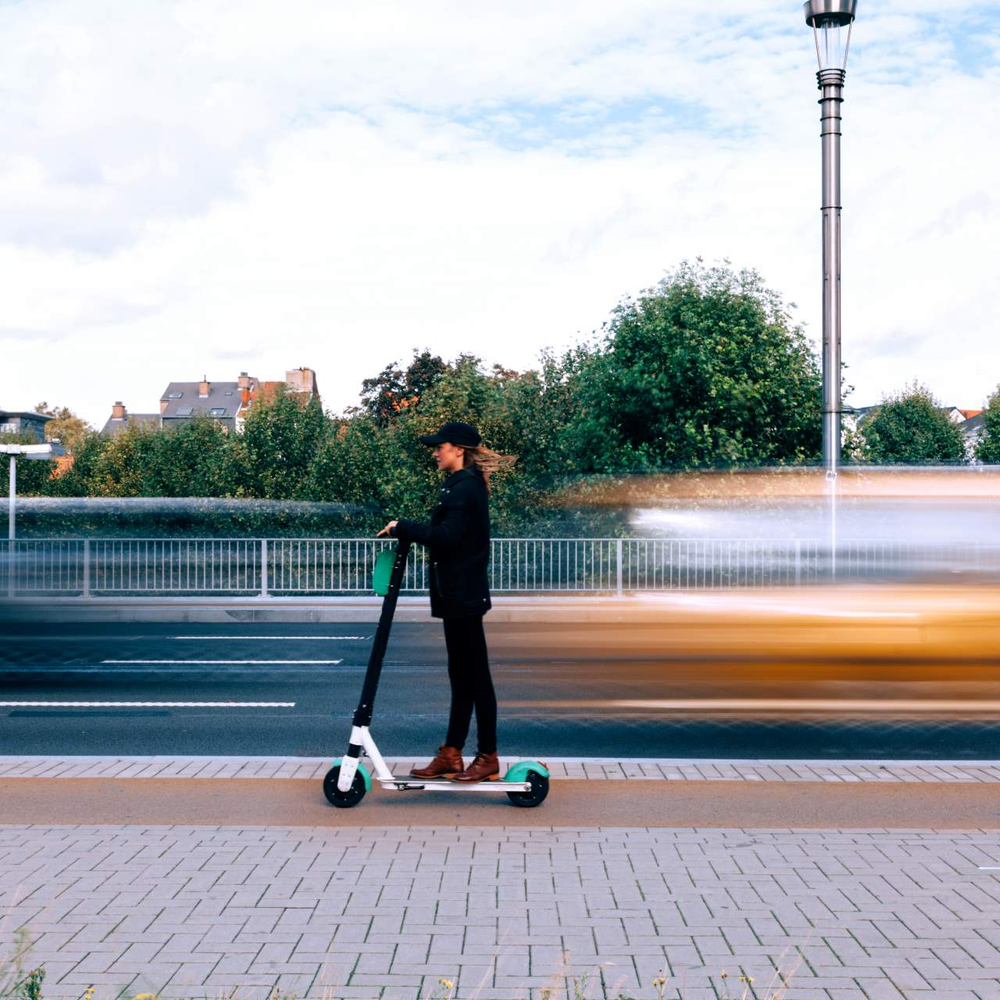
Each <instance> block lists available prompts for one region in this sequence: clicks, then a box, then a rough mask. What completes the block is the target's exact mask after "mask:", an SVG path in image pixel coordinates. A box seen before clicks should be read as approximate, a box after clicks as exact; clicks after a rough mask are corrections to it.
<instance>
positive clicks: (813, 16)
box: [802, 0, 858, 73]
mask: <svg viewBox="0 0 1000 1000" xmlns="http://www.w3.org/2000/svg"><path fill="white" fill-rule="evenodd" d="M857 9H858V0H806V2H805V3H804V4H803V5H802V10H803V12H804V13H805V16H806V24H808V25H809V26H810V27H811V28H812V29H813V35H814V36H815V38H816V57H817V58H818V59H819V69H820V72H821V73H822V72H823V71H824V70H828V69H835V70H840V71H841V72H842V73H843V72H844V71H845V70H846V69H847V50H848V48H849V47H850V44H851V25H852V24H853V23H854V17H855V15H856V13H857Z"/></svg>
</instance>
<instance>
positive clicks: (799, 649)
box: [0, 622, 1000, 759]
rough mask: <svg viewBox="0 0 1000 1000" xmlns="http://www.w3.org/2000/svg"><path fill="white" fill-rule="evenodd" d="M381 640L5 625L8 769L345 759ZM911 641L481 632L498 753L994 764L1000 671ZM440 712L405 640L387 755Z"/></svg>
mask: <svg viewBox="0 0 1000 1000" xmlns="http://www.w3.org/2000/svg"><path fill="white" fill-rule="evenodd" d="M852 628H855V626H852ZM892 628H894V629H896V626H892ZM991 628H992V626H991ZM373 631H374V626H373V625H372V624H371V623H356V624H344V623H339V624H317V623H308V624H289V623H281V624H260V623H255V624H240V623H226V624H221V625H220V624H197V625H186V624H176V623H171V624H89V625H84V624H58V625H56V624H51V625H44V624H42V625H40V624H25V625H20V626H18V625H0V692H2V703H0V736H2V739H0V753H4V754H57V755H58V754H122V755H144V754H199V755H295V756H299V755H301V756H322V755H325V754H333V753H338V752H340V750H341V749H342V747H343V746H344V745H345V743H346V740H347V736H348V732H349V727H350V718H351V714H352V712H353V708H354V705H355V703H356V701H357V698H358V696H359V694H360V690H361V684H362V680H363V676H364V671H365V665H366V662H367V657H368V651H369V648H370V644H371V637H372V634H373ZM913 632H914V630H913V629H909V631H907V630H906V628H901V629H896V631H895V632H890V633H886V632H885V630H884V629H883V630H882V631H880V632H879V633H878V636H877V637H876V638H877V640H878V641H877V642H876V643H874V645H873V640H872V636H870V635H867V636H866V637H865V639H864V642H862V643H856V642H855V639H854V638H851V635H854V633H851V635H849V636H847V638H846V639H844V638H843V637H839V638H838V639H837V642H836V643H831V642H828V641H826V639H824V634H823V633H818V632H816V630H815V629H814V630H813V631H812V632H810V633H809V635H810V643H811V644H807V645H803V642H802V641H800V639H796V638H794V637H792V636H790V635H789V634H783V633H779V632H775V631H772V630H771V629H770V628H768V629H765V630H761V629H758V630H757V632H755V633H754V634H753V636H751V638H753V639H754V641H752V642H750V641H742V640H740V639H739V636H738V635H737V634H735V633H734V634H732V635H729V634H723V633H721V632H719V631H718V630H713V629H711V628H708V627H706V626H705V625H700V626H692V627H689V628H688V630H687V632H685V630H684V628H682V627H681V626H678V625H671V627H670V628H665V627H664V626H658V625H649V624H641V623H640V624H635V623H634V624H620V623H606V622H605V623H597V622H595V623H592V624H573V625H561V626H559V625H553V624H547V625H544V624H513V623H512V624H504V623H495V624H494V623H491V624H489V625H488V636H489V642H490V648H491V657H492V663H493V672H494V679H495V682H496V687H497V692H498V697H499V699H500V706H501V707H500V719H501V724H500V748H501V752H502V753H506V754H525V755H531V756H538V757H541V758H542V759H544V758H545V757H546V756H552V757H736V758H745V757H755V758H873V759H894V758H895V759H905V758H910V759H997V758H1000V746H998V740H997V732H998V725H997V724H998V722H1000V685H998V683H997V681H998V680H1000V659H998V658H997V657H996V656H995V655H992V654H991V652H990V651H989V649H987V650H986V651H985V652H984V649H983V648H977V649H976V650H975V651H974V655H973V654H970V655H968V656H965V657H963V656H962V655H960V653H959V652H958V650H957V647H956V651H955V653H954V655H953V656H952V655H951V654H950V653H949V651H948V650H949V647H947V646H945V647H943V650H944V651H943V652H942V649H941V648H937V647H935V649H934V650H933V651H932V653H933V655H930V654H927V650H926V649H923V654H926V655H923V654H922V653H921V649H919V648H917V647H916V646H914V645H913V643H912V642H911V639H912V635H911V634H910V633H913ZM991 634H992V633H991ZM817 636H818V639H817V638H816V637H817ZM855 638H856V637H855ZM852 643H853V645H852ZM990 648H993V649H995V647H990ZM998 655H1000V654H998ZM447 706H448V683H447V676H446V671H445V656H444V645H443V640H442V637H441V631H440V626H438V625H434V624H417V623H398V624H397V625H396V626H395V627H394V629H393V634H392V639H391V641H390V646H389V652H388V656H387V659H386V664H385V669H384V671H383V676H382V685H381V688H380V690H379V695H378V700H377V703H376V709H375V719H374V725H373V732H374V734H375V737H376V739H377V741H378V744H379V746H380V748H381V750H382V752H383V753H384V754H386V755H390V756H411V755H412V756H419V755H425V754H427V753H429V752H431V751H433V750H434V749H435V748H436V746H437V744H438V743H439V742H440V741H441V739H442V737H443V734H444V729H445V725H446V717H447Z"/></svg>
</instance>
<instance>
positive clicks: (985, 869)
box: [979, 865, 1000, 872]
mask: <svg viewBox="0 0 1000 1000" xmlns="http://www.w3.org/2000/svg"><path fill="white" fill-rule="evenodd" d="M979 870H980V871H981V872H1000V868H995V867H993V866H991V865H985V866H984V865H980V866H979Z"/></svg>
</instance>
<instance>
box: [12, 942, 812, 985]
mask: <svg viewBox="0 0 1000 1000" xmlns="http://www.w3.org/2000/svg"><path fill="white" fill-rule="evenodd" d="M32 946H33V941H32V939H31V935H30V934H29V932H28V929H27V928H25V927H20V928H18V930H16V931H15V932H14V948H13V951H12V952H11V954H10V955H9V956H8V957H7V958H5V959H0V1000H45V998H44V995H43V991H42V986H43V983H44V982H45V966H44V964H39V965H37V966H35V967H33V968H32V967H30V963H29V962H28V957H29V955H30V952H31V949H32ZM794 971H795V970H794V969H792V971H791V972H788V973H784V974H783V973H782V972H781V971H780V970H778V969H776V970H775V971H774V974H773V976H772V978H771V982H770V983H768V985H767V986H765V987H763V989H762V990H760V991H758V989H757V988H756V987H755V986H754V978H753V976H747V975H743V974H741V975H740V976H739V977H738V985H736V983H735V982H733V979H734V977H731V976H730V975H729V974H728V973H727V972H726V971H725V970H723V971H722V972H721V973H720V974H719V976H718V982H717V983H716V984H715V992H716V996H717V998H718V1000H781V998H782V997H783V996H784V994H785V990H786V989H787V988H788V983H789V980H790V979H791V976H792V975H793V974H794ZM560 980H561V982H560ZM599 981H600V980H599V978H598V980H597V982H599ZM484 982H485V980H484ZM592 982H594V980H592V977H591V975H590V974H589V973H584V974H583V975H580V976H577V975H572V974H569V975H567V974H566V970H565V968H564V969H560V970H559V971H558V972H557V973H555V974H554V975H553V981H552V985H551V986H545V987H543V988H542V990H541V1000H562V998H563V997H565V996H566V995H567V993H568V994H569V1000H595V998H594V997H593V996H592V994H591V992H590V991H589V989H588V987H589V986H590V985H591V983H592ZM480 985H481V986H482V985H483V984H480ZM652 986H653V988H654V989H655V990H656V996H657V1000H665V991H667V990H669V991H670V993H671V994H673V993H674V991H676V995H677V996H678V997H679V998H680V1000H684V993H685V984H684V982H683V981H681V982H680V984H679V985H677V984H676V982H671V980H670V979H669V977H668V976H667V975H666V974H665V973H664V975H662V976H658V977H657V978H656V979H654V980H653V982H652ZM614 988H615V987H612V989H614ZM454 990H455V983H454V982H453V981H452V980H450V979H444V978H441V979H438V981H437V985H436V986H435V987H434V989H433V990H432V991H431V992H430V993H428V994H426V995H425V996H424V997H423V998H422V1000H454V996H455V994H454ZM734 990H735V992H734ZM477 993H478V989H477V990H476V991H474V992H473V994H472V996H473V998H475V996H476V995H477ZM333 996H334V990H333V988H332V987H331V988H330V990H329V1000H333ZM239 997H240V992H239V988H238V987H234V988H233V989H231V990H229V991H227V992H220V993H217V994H214V995H213V996H212V997H209V996H208V994H201V996H199V997H195V996H192V997H190V998H189V1000H239ZM79 1000H97V997H96V988H95V987H94V986H88V987H87V988H86V989H85V990H84V991H83V992H82V993H81V995H80V997H79ZM113 1000H158V996H157V994H156V993H131V992H129V991H128V990H122V991H119V992H118V993H117V994H116V995H115V997H114V998H113ZM268 1000H297V997H296V995H295V994H294V993H287V992H285V991H283V990H281V989H279V988H278V987H275V988H274V989H273V990H272V991H271V993H270V995H269V997H268ZM372 1000H377V997H375V996H373V997H372ZM613 1000H635V997H634V995H632V994H630V993H623V992H619V993H617V994H615V996H614V997H613Z"/></svg>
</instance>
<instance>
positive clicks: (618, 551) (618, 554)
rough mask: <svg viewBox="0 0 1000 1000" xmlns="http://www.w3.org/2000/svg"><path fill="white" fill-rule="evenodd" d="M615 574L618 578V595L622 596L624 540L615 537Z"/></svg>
mask: <svg viewBox="0 0 1000 1000" xmlns="http://www.w3.org/2000/svg"><path fill="white" fill-rule="evenodd" d="M615 576H616V578H617V584H618V586H617V590H618V596H619V597H621V596H622V540H621V539H620V538H616V539H615Z"/></svg>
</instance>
